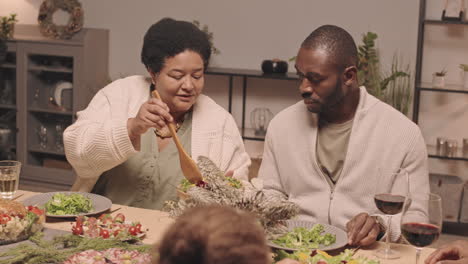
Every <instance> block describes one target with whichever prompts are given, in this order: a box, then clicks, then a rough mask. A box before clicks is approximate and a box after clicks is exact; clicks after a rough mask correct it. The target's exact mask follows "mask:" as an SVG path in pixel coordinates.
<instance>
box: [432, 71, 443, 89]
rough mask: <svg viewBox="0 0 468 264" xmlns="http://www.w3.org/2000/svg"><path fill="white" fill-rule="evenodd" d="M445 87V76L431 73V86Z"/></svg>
mask: <svg viewBox="0 0 468 264" xmlns="http://www.w3.org/2000/svg"><path fill="white" fill-rule="evenodd" d="M444 87H445V76H439V75H437V74H435V73H434V74H432V88H444Z"/></svg>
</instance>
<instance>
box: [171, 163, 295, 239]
mask: <svg viewBox="0 0 468 264" xmlns="http://www.w3.org/2000/svg"><path fill="white" fill-rule="evenodd" d="M197 165H198V167H199V169H200V173H201V174H202V175H203V178H204V181H206V183H205V184H204V185H203V186H191V187H189V188H188V189H187V191H186V194H187V196H188V198H186V199H179V201H177V202H173V201H172V202H168V203H166V210H167V211H169V213H170V215H171V216H173V217H177V216H179V215H181V214H182V213H183V212H184V211H185V210H186V209H188V208H192V207H196V206H201V205H209V204H220V205H226V206H231V207H234V208H237V209H239V210H243V211H248V212H251V213H253V214H254V215H256V216H257V218H258V220H259V222H260V223H261V224H262V226H263V227H264V228H265V231H266V233H267V235H268V236H270V237H272V236H274V235H275V234H282V233H284V232H285V228H284V225H280V224H281V223H282V221H285V220H288V219H291V218H292V217H294V216H296V215H297V214H298V212H299V207H298V206H297V205H296V204H294V203H292V202H290V201H288V200H287V198H286V197H285V196H283V195H278V194H276V193H274V192H268V191H265V190H263V189H258V188H256V187H254V186H253V185H252V184H250V183H249V182H242V188H235V187H234V186H232V185H231V184H230V183H229V181H228V180H226V177H225V176H224V173H223V172H222V171H221V170H220V169H219V168H218V167H217V166H216V165H215V164H214V163H213V162H212V161H211V160H210V159H209V158H207V157H203V156H200V157H199V158H198V160H197Z"/></svg>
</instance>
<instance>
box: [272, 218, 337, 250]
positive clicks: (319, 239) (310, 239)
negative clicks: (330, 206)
mask: <svg viewBox="0 0 468 264" xmlns="http://www.w3.org/2000/svg"><path fill="white" fill-rule="evenodd" d="M324 231H325V230H324V227H323V225H321V224H315V225H314V226H313V227H312V228H311V229H308V228H304V227H296V228H294V229H293V230H292V231H290V232H288V233H287V234H285V235H283V236H281V237H279V238H277V239H275V240H273V243H275V244H277V245H279V246H282V247H287V248H294V249H299V250H302V249H303V250H308V249H314V248H319V246H320V245H324V246H329V245H331V244H333V243H335V241H336V236H335V235H333V234H330V233H325V234H322V233H323V232H324Z"/></svg>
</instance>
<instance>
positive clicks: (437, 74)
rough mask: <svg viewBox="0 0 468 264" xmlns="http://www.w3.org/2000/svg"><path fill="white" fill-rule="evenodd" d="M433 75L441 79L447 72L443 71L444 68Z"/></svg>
mask: <svg viewBox="0 0 468 264" xmlns="http://www.w3.org/2000/svg"><path fill="white" fill-rule="evenodd" d="M434 74H435V75H436V76H439V77H443V76H445V75H446V74H447V70H445V68H444V69H442V70H441V71H438V72H434Z"/></svg>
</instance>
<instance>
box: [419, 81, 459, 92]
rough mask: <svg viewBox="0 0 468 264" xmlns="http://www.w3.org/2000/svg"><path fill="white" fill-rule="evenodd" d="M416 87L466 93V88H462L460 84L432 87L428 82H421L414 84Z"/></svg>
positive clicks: (432, 90)
mask: <svg viewBox="0 0 468 264" xmlns="http://www.w3.org/2000/svg"><path fill="white" fill-rule="evenodd" d="M416 89H418V90H421V91H429V92H442V93H464V94H468V90H467V89H465V88H463V86H461V85H446V86H445V88H432V85H431V84H430V83H421V84H418V85H417V86H416Z"/></svg>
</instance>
